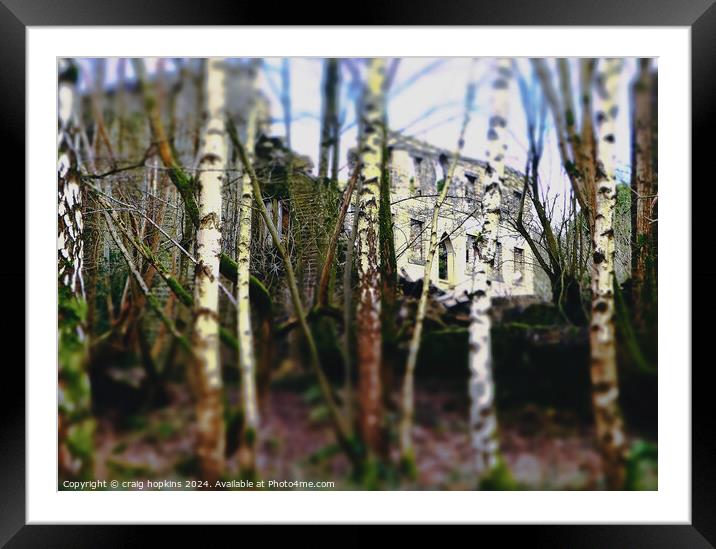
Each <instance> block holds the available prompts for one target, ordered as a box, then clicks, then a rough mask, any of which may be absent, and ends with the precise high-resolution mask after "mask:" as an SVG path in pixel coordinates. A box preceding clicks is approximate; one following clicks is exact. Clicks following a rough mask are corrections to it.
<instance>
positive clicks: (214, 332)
mask: <svg viewBox="0 0 716 549" xmlns="http://www.w3.org/2000/svg"><path fill="white" fill-rule="evenodd" d="M225 98H226V92H225V85H224V67H223V59H209V60H208V62H207V63H206V90H205V101H206V103H205V105H206V114H207V123H206V127H205V128H204V131H203V132H202V143H201V151H200V162H199V175H198V187H199V204H198V206H199V228H198V230H197V233H196V242H197V244H196V249H197V260H198V263H197V266H196V271H195V275H194V284H195V286H194V302H195V307H196V309H195V321H194V348H195V354H196V357H197V366H198V372H197V373H198V381H199V383H198V385H199V398H198V405H197V421H198V449H197V451H198V455H199V461H200V464H201V469H202V473H203V475H204V477H205V478H206V479H207V480H211V479H215V478H218V477H219V476H220V475H221V472H222V471H223V467H224V446H225V441H224V418H223V411H222V410H223V406H222V400H221V398H222V393H221V387H222V382H221V362H220V359H219V316H218V310H219V256H220V254H221V185H222V181H223V177H224V172H223V170H224V169H225V167H226V154H227V138H226V129H225V120H224V116H225Z"/></svg>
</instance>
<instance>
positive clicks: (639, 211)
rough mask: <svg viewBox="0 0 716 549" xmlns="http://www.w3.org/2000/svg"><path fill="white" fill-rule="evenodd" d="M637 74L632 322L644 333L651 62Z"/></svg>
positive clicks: (649, 251) (649, 242)
mask: <svg viewBox="0 0 716 549" xmlns="http://www.w3.org/2000/svg"><path fill="white" fill-rule="evenodd" d="M638 63H639V73H638V76H637V79H636V82H635V83H634V86H633V90H632V94H633V95H632V97H633V106H634V110H633V122H632V128H633V132H634V134H633V142H632V166H633V169H632V203H631V212H632V258H631V259H632V273H631V284H632V309H633V312H634V323H635V325H636V327H637V329H638V330H639V331H640V332H643V331H644V328H645V325H646V318H645V317H647V316H648V312H649V311H648V310H649V309H650V305H651V303H650V302H649V296H648V295H645V283H646V282H647V278H648V277H649V276H653V271H652V272H648V271H651V269H648V266H649V265H651V264H653V263H654V262H655V261H654V249H655V246H654V240H653V234H652V233H653V231H652V226H653V223H652V219H654V215H653V212H652V204H655V202H656V200H655V199H656V181H655V177H654V176H655V170H654V166H653V152H654V151H653V150H652V148H653V145H654V143H653V139H652V122H653V113H652V106H653V105H652V102H653V101H652V97H653V90H652V88H653V76H652V73H651V59H639V60H638Z"/></svg>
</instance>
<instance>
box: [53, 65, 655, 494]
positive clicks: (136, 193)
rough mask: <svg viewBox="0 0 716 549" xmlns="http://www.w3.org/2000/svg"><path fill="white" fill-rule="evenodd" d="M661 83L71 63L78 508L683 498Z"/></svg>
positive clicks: (69, 304)
mask: <svg viewBox="0 0 716 549" xmlns="http://www.w3.org/2000/svg"><path fill="white" fill-rule="evenodd" d="M657 72H658V61H657V60H656V59H637V58H556V59H555V58H549V59H547V58H539V59H529V58H474V59H471V58H370V59H366V58H340V59H337V58H298V57H294V58H263V59H259V58H208V59H207V58H144V59H142V58H131V59H130V58H83V59H58V69H57V74H58V95H57V109H58V110H57V113H58V136H57V173H58V212H57V214H58V217H57V223H58V224H57V259H58V355H59V356H58V358H59V360H58V479H59V480H58V489H59V490H90V489H107V490H112V489H118V490H152V489H163V490H166V489H173V490H232V489H233V490H237V489H239V490H246V489H255V490H262V489H269V490H273V489H277V490H291V489H295V490H656V489H657V487H658V485H657V274H658V273H657V218H658V215H657V196H658V189H657Z"/></svg>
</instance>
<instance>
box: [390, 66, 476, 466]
mask: <svg viewBox="0 0 716 549" xmlns="http://www.w3.org/2000/svg"><path fill="white" fill-rule="evenodd" d="M476 62H477V61H476V60H473V62H472V70H473V71H474V66H475V64H476ZM474 97H475V82H474V79H473V73H472V72H471V73H470V76H469V81H468V85H467V92H466V94H465V114H464V117H463V121H462V126H461V128H460V136H459V138H458V141H457V148H456V150H455V153H454V154H453V157H452V161H451V162H450V166H449V168H448V173H447V174H446V176H445V182H444V184H443V188H442V190H441V191H440V194H439V196H438V199H437V200H436V201H435V205H434V206H433V215H432V220H431V222H430V245H429V247H428V255H427V258H426V261H425V271H424V274H423V289H422V293H421V294H420V300H419V301H418V311H417V315H416V318H415V327H414V329H413V335H412V338H411V340H410V347H409V348H408V360H407V363H406V368H405V377H404V378H403V389H402V418H401V422H400V453H401V460H402V462H403V464H404V466H406V467H407V468H408V470H411V469H412V468H413V466H414V465H413V464H414V460H415V456H414V455H413V443H412V433H411V431H412V428H413V415H414V406H415V397H414V396H413V389H414V385H415V366H416V365H417V362H418V352H419V350H420V342H421V338H422V334H423V324H424V320H425V311H426V309H427V305H428V296H429V294H430V277H431V274H432V268H433V259H434V258H435V251H436V250H437V248H438V219H439V217H440V208H441V207H442V205H443V203H444V202H445V199H446V198H447V196H448V192H449V190H450V185H451V183H452V180H453V177H454V175H455V168H456V167H457V162H458V159H459V158H460V154H461V152H462V149H463V147H464V145H465V131H466V129H467V126H468V124H469V122H470V111H471V110H472V104H473V100H474Z"/></svg>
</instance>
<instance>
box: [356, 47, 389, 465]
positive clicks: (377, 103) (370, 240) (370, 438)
mask: <svg viewBox="0 0 716 549" xmlns="http://www.w3.org/2000/svg"><path fill="white" fill-rule="evenodd" d="M384 80H385V60H383V59H380V58H374V59H371V61H370V66H369V69H368V76H367V83H366V88H365V92H364V95H363V104H362V107H363V108H362V112H361V126H362V135H363V145H362V147H361V150H360V162H361V181H362V186H361V190H360V194H359V207H358V233H357V239H356V248H357V250H356V255H357V259H358V261H357V271H358V310H357V314H356V320H357V323H356V324H357V337H356V339H357V345H358V374H359V383H358V385H359V388H358V389H359V390H358V392H359V400H360V405H361V414H360V424H361V433H362V435H363V442H364V443H365V444H366V446H367V448H368V449H369V450H371V451H377V450H378V449H379V446H380V443H381V438H382V437H381V434H380V431H381V427H382V426H381V424H380V422H381V380H380V365H381V354H382V352H381V351H382V349H381V345H382V341H381V323H380V272H379V268H378V266H379V264H380V260H379V259H380V258H379V244H378V210H379V201H380V176H381V161H382V156H383V144H382V143H381V136H382V135H383V132H382V131H381V126H382V124H383V123H384V120H385V98H384V96H383V82H384Z"/></svg>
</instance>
